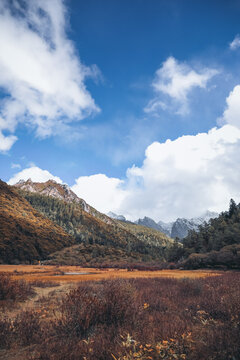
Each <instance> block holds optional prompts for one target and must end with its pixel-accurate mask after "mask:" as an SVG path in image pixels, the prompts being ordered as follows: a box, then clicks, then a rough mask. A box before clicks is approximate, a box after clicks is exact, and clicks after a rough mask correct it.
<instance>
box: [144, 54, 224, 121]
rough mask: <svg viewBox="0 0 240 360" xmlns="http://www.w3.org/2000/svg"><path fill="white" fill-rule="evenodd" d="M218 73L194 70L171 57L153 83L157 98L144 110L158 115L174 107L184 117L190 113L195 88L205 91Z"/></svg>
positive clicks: (157, 73) (203, 69)
mask: <svg viewBox="0 0 240 360" xmlns="http://www.w3.org/2000/svg"><path fill="white" fill-rule="evenodd" d="M217 73H218V71H217V70H216V69H209V68H202V69H200V70H194V69H193V68H192V67H191V66H189V65H188V64H186V63H180V62H178V61H177V60H176V59H175V58H174V57H169V58H168V59H167V60H166V61H165V62H164V63H163V64H162V66H161V68H159V69H158V70H157V71H156V74H155V79H154V81H153V83H152V86H153V89H154V92H155V94H156V95H155V97H154V98H153V99H152V100H151V101H150V102H149V103H148V105H147V106H146V108H145V109H144V110H145V112H147V113H157V112H158V111H159V110H160V109H163V110H165V109H166V108H168V107H169V105H168V102H169V99H170V100H171V101H172V105H174V107H177V111H176V112H177V113H178V114H180V115H184V114H186V113H188V112H189V94H190V92H191V91H192V90H193V89H194V88H202V89H205V88H206V86H207V83H208V81H209V80H210V79H211V78H212V77H213V76H214V75H216V74H217ZM166 96H167V98H166Z"/></svg>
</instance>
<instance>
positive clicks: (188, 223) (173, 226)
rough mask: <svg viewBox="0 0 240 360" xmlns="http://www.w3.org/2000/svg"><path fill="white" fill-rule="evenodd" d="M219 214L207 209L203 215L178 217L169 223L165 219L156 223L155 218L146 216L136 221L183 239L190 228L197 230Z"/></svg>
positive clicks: (172, 236)
mask: <svg viewBox="0 0 240 360" xmlns="http://www.w3.org/2000/svg"><path fill="white" fill-rule="evenodd" d="M217 216H218V213H216V212H211V211H206V212H205V213H204V214H203V215H202V216H199V217H195V218H191V219H185V218H178V219H176V220H175V221H173V222H169V223H165V222H163V221H159V222H158V223H156V222H155V221H154V220H153V219H151V218H149V217H146V216H145V217H144V218H143V219H138V220H136V222H135V223H136V224H139V225H144V226H147V227H150V228H152V229H156V230H158V231H161V232H163V233H164V234H166V235H168V236H169V237H171V238H176V237H178V238H179V239H183V238H184V237H186V236H187V234H188V232H189V231H190V230H195V231H197V230H198V226H199V225H202V224H203V223H204V222H208V221H209V220H210V219H212V218H215V217H217Z"/></svg>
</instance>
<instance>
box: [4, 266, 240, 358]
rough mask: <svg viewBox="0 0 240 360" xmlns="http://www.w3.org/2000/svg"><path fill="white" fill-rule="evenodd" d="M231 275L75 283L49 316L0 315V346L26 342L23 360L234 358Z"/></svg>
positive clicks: (237, 288)
mask: <svg viewBox="0 0 240 360" xmlns="http://www.w3.org/2000/svg"><path fill="white" fill-rule="evenodd" d="M239 280H240V274H239V273H225V274H223V275H221V276H215V277H206V278H199V279H187V278H184V279H172V278H152V279H146V278H138V279H124V280H121V279H117V280H104V281H98V282H97V281H95V282H84V283H79V284H77V285H76V286H75V287H74V288H73V289H72V290H70V292H69V293H67V294H65V295H63V297H62V299H61V300H60V301H58V302H56V303H55V305H54V314H55V315H54V316H53V317H52V316H51V317H48V314H47V312H46V310H44V309H42V311H22V312H21V313H19V314H18V315H17V316H16V317H15V318H14V319H13V318H2V320H1V321H0V339H1V340H0V347H1V348H2V349H5V351H7V349H13V348H14V349H16V351H17V350H18V349H22V348H23V347H29V349H31V351H29V352H28V353H29V355H28V359H31V360H50V359H51V360H66V359H68V360H81V359H82V360H98V359H99V360H110V359H111V360H133V359H153V360H155V359H169V360H171V359H191V360H202V359H211V360H214V359H216V360H226V359H232V360H234V359H239V358H240V344H239V335H240V302H239V298H240V281H239ZM49 301H50V299H49ZM46 304H47V303H46V302H43V304H42V306H46ZM2 351H3V350H2ZM26 358H27V356H25V359H26Z"/></svg>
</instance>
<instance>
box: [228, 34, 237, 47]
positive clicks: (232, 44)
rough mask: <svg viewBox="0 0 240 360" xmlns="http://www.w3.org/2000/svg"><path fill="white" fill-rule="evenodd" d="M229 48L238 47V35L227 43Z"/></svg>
mask: <svg viewBox="0 0 240 360" xmlns="http://www.w3.org/2000/svg"><path fill="white" fill-rule="evenodd" d="M229 47H230V49H231V50H236V49H238V48H239V47H240V36H239V35H236V36H235V38H234V39H233V41H232V42H231V43H230V44H229Z"/></svg>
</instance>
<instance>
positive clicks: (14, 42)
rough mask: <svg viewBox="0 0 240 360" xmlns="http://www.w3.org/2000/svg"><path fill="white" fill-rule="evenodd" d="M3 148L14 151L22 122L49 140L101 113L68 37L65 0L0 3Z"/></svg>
mask: <svg viewBox="0 0 240 360" xmlns="http://www.w3.org/2000/svg"><path fill="white" fill-rule="evenodd" d="M0 48H1V51H0V87H1V88H2V89H3V91H4V94H6V96H5V97H3V99H2V100H1V111H0V150H2V151H4V150H9V149H10V148H11V146H12V145H13V143H14V142H15V141H16V137H15V136H14V135H10V136H8V137H4V136H3V131H8V132H12V133H14V131H15V130H16V127H17V125H18V124H19V123H20V122H21V123H24V124H25V125H28V126H30V127H32V128H34V129H35V130H36V135H37V136H39V137H46V136H50V135H54V134H59V133H60V134H61V132H62V130H65V129H66V126H69V123H70V122H72V121H79V120H81V119H82V118H84V117H86V116H88V115H90V114H92V113H94V112H97V111H99V108H98V107H97V106H96V105H95V103H94V100H93V99H92V97H91V95H90V93H89V92H88V91H87V89H86V87H85V84H84V80H85V78H86V77H87V76H95V75H96V73H97V70H96V66H93V68H90V67H86V66H84V65H83V64H82V63H81V62H80V60H79V58H78V55H77V53H76V51H75V48H74V46H73V43H72V42H71V41H70V40H69V39H68V38H67V35H66V8H65V6H64V3H63V0H51V1H48V0H35V1H18V0H16V1H14V2H12V1H11V2H10V1H8V0H2V1H1V3H0Z"/></svg>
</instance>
